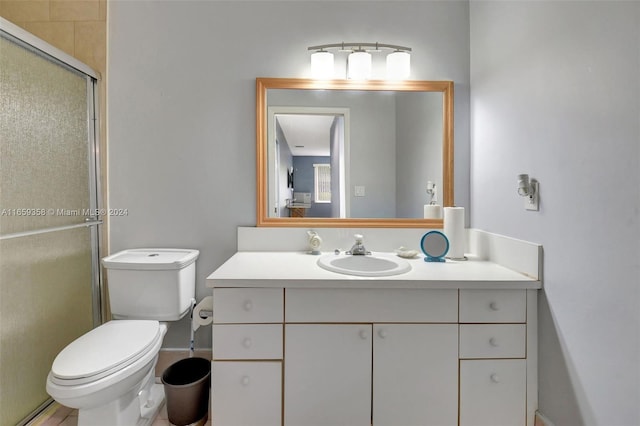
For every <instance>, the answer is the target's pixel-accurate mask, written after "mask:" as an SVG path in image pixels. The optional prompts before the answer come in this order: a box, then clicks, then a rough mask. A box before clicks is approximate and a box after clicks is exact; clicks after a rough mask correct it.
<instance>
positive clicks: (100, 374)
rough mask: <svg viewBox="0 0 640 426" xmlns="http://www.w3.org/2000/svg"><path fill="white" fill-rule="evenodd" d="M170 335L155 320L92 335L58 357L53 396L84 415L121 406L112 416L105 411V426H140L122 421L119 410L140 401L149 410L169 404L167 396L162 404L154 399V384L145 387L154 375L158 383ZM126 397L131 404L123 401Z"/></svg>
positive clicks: (113, 325) (122, 323)
mask: <svg viewBox="0 0 640 426" xmlns="http://www.w3.org/2000/svg"><path fill="white" fill-rule="evenodd" d="M166 330H167V326H166V325H165V324H160V323H158V322H157V321H149V320H114V321H109V322H107V323H106V324H103V325H101V326H99V327H97V328H95V329H93V330H91V331H90V332H89V333H87V334H85V335H83V336H81V337H80V338H78V339H76V340H75V341H74V342H72V343H71V344H69V345H68V346H67V347H66V348H65V349H64V350H63V351H62V352H60V354H59V355H58V356H57V357H56V359H55V361H54V362H53V365H52V367H51V371H50V373H49V376H48V377H47V392H48V393H49V395H51V396H52V397H53V398H54V399H55V400H56V401H58V402H59V403H61V404H62V405H65V406H67V407H71V408H78V409H81V410H82V409H85V408H95V407H100V406H105V405H106V404H107V403H110V402H117V404H115V405H114V406H113V407H112V408H113V409H114V410H115V411H114V413H113V414H112V415H107V413H106V412H105V410H107V409H106V408H103V409H102V413H101V414H102V415H101V416H100V417H101V420H104V422H103V424H105V425H113V426H115V425H120V424H122V425H135V424H136V423H137V422H138V419H137V418H135V422H134V423H127V422H126V419H124V418H120V419H118V413H119V411H120V410H118V408H119V407H128V406H130V405H131V404H134V402H136V401H135V399H140V398H142V399H141V400H139V401H138V403H139V404H142V405H143V406H144V405H147V408H152V406H153V405H154V404H156V405H157V404H161V403H162V402H163V399H162V395H157V396H160V399H159V400H158V401H153V400H151V399H150V398H149V396H148V393H149V392H151V390H150V387H151V386H152V385H153V380H152V381H151V383H145V381H146V382H148V381H149V380H148V379H149V377H148V376H150V373H151V379H153V376H154V375H153V369H154V367H155V362H156V359H157V356H158V351H159V350H160V347H161V346H162V339H163V337H164V334H165V333H166ZM144 390H146V391H147V392H146V393H145V392H143V391H144ZM122 396H125V399H122V400H119V398H120V397H122ZM81 415H82V414H81ZM114 416H115V418H114ZM92 424H96V423H95V422H93V423H92Z"/></svg>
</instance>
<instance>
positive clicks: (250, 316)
mask: <svg viewBox="0 0 640 426" xmlns="http://www.w3.org/2000/svg"><path fill="white" fill-rule="evenodd" d="M283 303H284V300H283V290H282V289H279V288H214V289H213V322H214V323H216V324H221V323H281V322H282V319H283V316H284V314H283V312H284V309H283Z"/></svg>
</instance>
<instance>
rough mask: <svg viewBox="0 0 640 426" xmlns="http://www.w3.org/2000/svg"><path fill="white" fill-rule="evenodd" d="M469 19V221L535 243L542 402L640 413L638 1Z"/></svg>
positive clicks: (625, 425) (586, 416)
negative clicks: (524, 185) (529, 198)
mask: <svg viewBox="0 0 640 426" xmlns="http://www.w3.org/2000/svg"><path fill="white" fill-rule="evenodd" d="M470 22H471V31H470V36H471V87H472V91H471V116H472V131H471V134H472V136H471V151H472V161H471V182H472V191H471V210H472V214H471V217H472V221H471V224H472V226H473V227H476V228H480V229H484V230H487V231H490V232H496V233H499V234H505V235H509V236H512V237H516V238H521V239H525V240H529V241H534V242H537V243H541V244H542V245H543V246H544V252H545V254H544V257H545V262H544V291H543V292H542V294H541V297H540V312H539V318H540V327H539V330H540V331H539V334H540V336H539V337H540V347H539V353H540V366H539V367H540V369H539V374H540V377H539V381H540V386H539V391H540V403H539V406H540V410H541V411H542V412H543V413H545V414H546V415H547V416H548V417H549V418H550V419H551V420H552V421H553V422H554V423H555V424H556V425H558V426H570V425H602V426H605V425H606V426H634V425H639V424H640V408H639V407H640V341H639V338H640V297H639V290H638V288H639V284H640V224H639V222H640V220H639V217H640V189H639V186H640V171H639V170H640V153H639V145H640V2H617V1H602V2H599V1H585V2H579V1H571V2H559V1H558V2H540V1H533V2H532V1H519V2H493V1H472V2H471V6H470ZM519 173H529V174H530V176H532V177H535V178H537V179H538V180H539V181H540V194H541V204H540V211H539V212H530V211H525V210H524V208H523V201H522V199H521V198H520V197H518V196H517V195H516V175H517V174H519Z"/></svg>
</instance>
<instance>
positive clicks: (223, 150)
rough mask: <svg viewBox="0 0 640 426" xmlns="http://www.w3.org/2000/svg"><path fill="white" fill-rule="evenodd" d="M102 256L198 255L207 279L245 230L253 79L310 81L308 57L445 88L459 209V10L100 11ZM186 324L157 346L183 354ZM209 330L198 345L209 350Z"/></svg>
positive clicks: (463, 108)
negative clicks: (379, 55) (380, 59)
mask: <svg viewBox="0 0 640 426" xmlns="http://www.w3.org/2000/svg"><path fill="white" fill-rule="evenodd" d="M108 12H109V20H108V22H109V28H108V31H109V37H108V38H109V59H108V62H109V66H108V76H109V84H108V86H109V87H108V91H109V92H108V102H109V105H108V126H109V127H108V129H109V173H110V174H109V191H110V194H109V200H110V206H111V207H121V208H128V209H129V215H128V216H126V217H113V218H112V220H111V248H112V250H113V251H117V250H120V249H124V248H129V247H142V246H162V247H164V246H169V247H171V246H175V247H192V248H197V249H200V251H201V255H200V259H199V260H198V264H197V268H198V272H197V279H198V284H197V285H198V288H197V295H198V298H201V297H203V296H205V295H206V294H208V293H209V291H208V290H207V289H206V288H205V282H204V280H205V277H206V276H207V275H208V274H209V273H210V272H211V271H213V270H214V269H215V268H216V267H217V266H219V265H220V264H222V263H223V262H224V261H225V260H226V259H227V258H228V257H230V256H231V255H232V254H233V253H234V252H235V251H236V244H237V242H236V227H237V226H240V225H244V226H247V225H248V226H252V225H255V195H256V187H255V78H256V77H307V76H309V75H310V73H309V53H308V52H307V47H308V46H312V45H315V44H322V43H333V42H339V41H343V40H344V41H354V40H365V41H379V42H384V43H392V44H399V45H406V46H411V47H412V48H413V52H412V56H411V61H412V78H414V79H420V80H453V81H454V82H455V85H456V86H455V138H456V146H455V155H456V171H455V173H456V175H455V192H456V201H457V203H458V204H460V205H468V200H469V144H468V143H469V142H468V139H469V128H468V118H469V114H468V96H469V31H468V30H469V20H468V19H469V15H468V4H467V3H466V2H448V1H443V2H432V1H425V2H421V1H420V2H397V1H374V2H362V1H354V2H343V1H333V2H326V1H298V2H291V1H281V2H276V1H256V2H249V1H233V2H231V1H228V2H220V1H166V0H162V1H159V0H158V1H112V2H109V11H108ZM188 337H189V333H188V326H187V323H186V322H185V321H183V322H182V323H181V324H179V325H176V326H173V327H172V328H171V329H170V330H169V334H168V335H167V337H166V339H165V346H169V347H186V346H187V344H188ZM210 344H211V343H210V333H209V331H208V330H207V329H204V330H203V331H200V332H199V333H198V335H197V342H196V345H197V346H199V347H207V346H210Z"/></svg>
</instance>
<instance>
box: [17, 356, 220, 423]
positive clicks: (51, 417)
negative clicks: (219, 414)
mask: <svg viewBox="0 0 640 426" xmlns="http://www.w3.org/2000/svg"><path fill="white" fill-rule="evenodd" d="M188 356H189V352H188V351H160V355H159V356H158V362H157V363H156V382H157V383H160V376H162V372H163V371H164V370H165V369H166V368H167V367H168V366H170V365H171V364H173V363H174V362H176V361H178V360H180V359H183V358H187V357H188ZM194 356H197V357H202V358H206V359H211V351H196V352H195V354H194ZM210 418H211V416H210V415H208V416H207V417H205V418H204V419H202V420H200V421H198V422H196V423H192V424H191V425H190V426H211V420H209V419H210ZM77 425H78V411H77V410H74V409H72V408H68V407H64V406H62V405H60V404H58V403H57V402H55V403H53V404H52V405H51V406H49V407H48V408H47V409H46V410H45V411H44V412H43V413H42V414H40V415H39V416H38V417H36V418H35V419H34V420H33V421H31V422H30V423H29V424H28V426H77ZM151 426H172V424H171V423H170V422H169V419H168V417H167V407H166V405H164V406H163V407H162V409H161V410H160V412H159V413H158V416H157V417H156V418H155V420H154V421H153V423H152V425H151Z"/></svg>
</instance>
